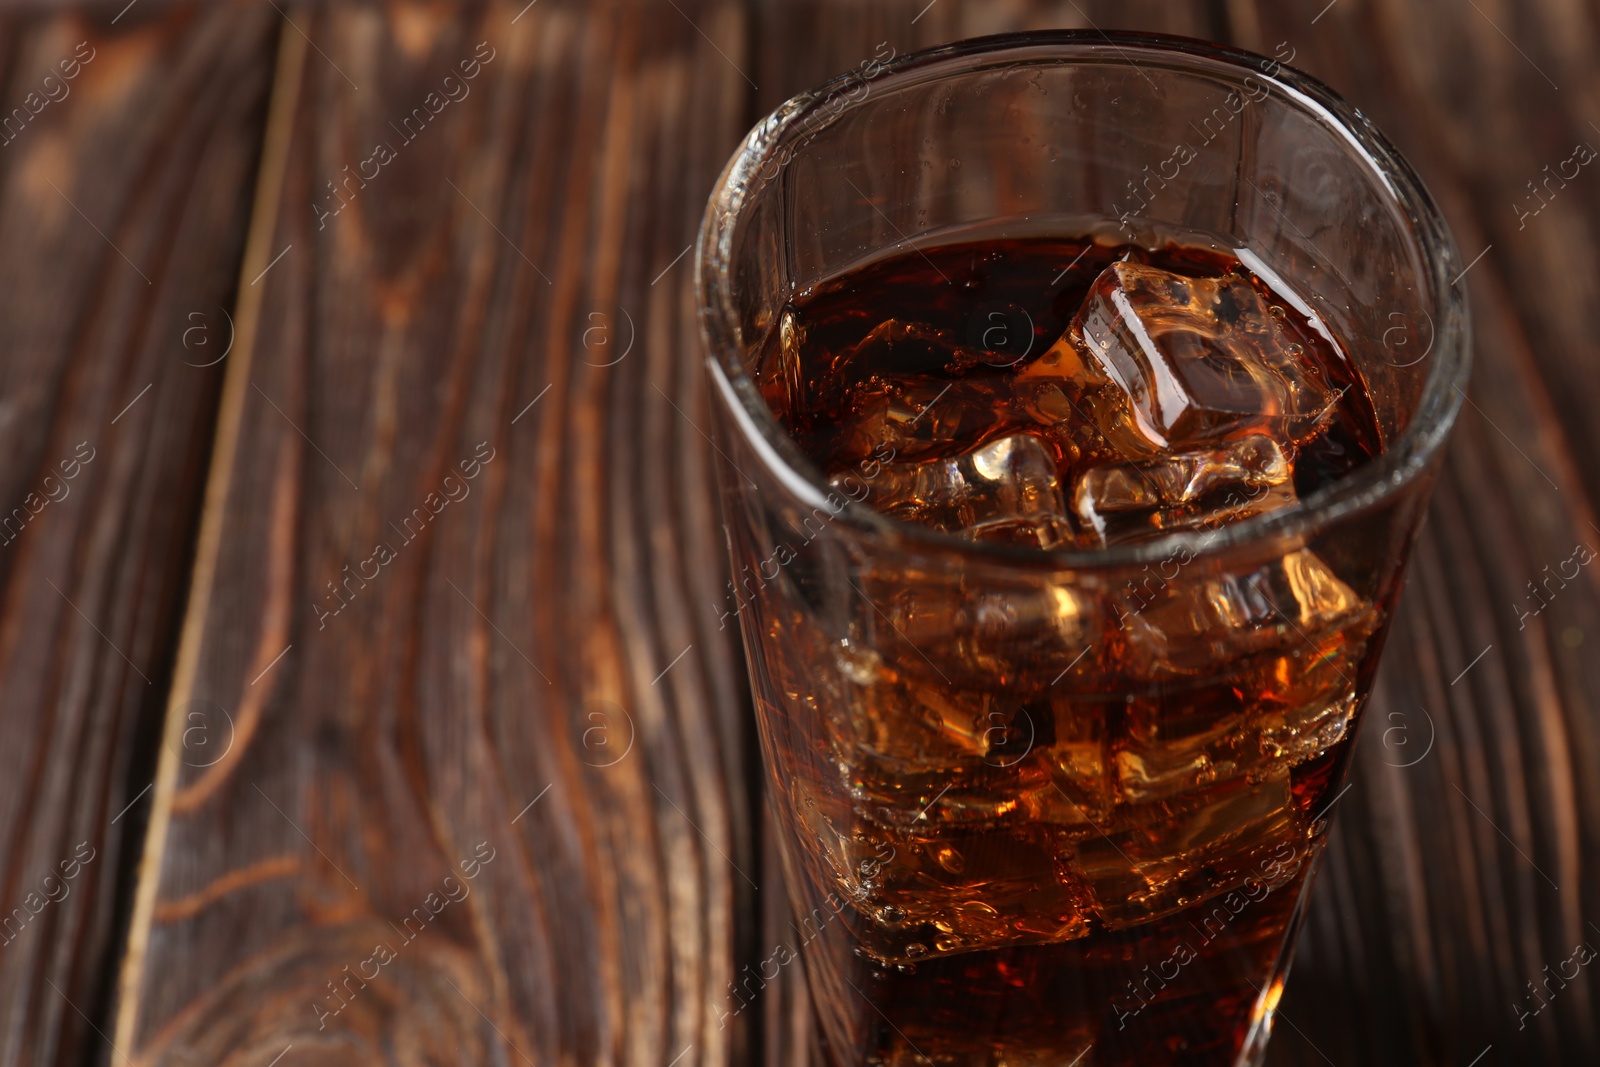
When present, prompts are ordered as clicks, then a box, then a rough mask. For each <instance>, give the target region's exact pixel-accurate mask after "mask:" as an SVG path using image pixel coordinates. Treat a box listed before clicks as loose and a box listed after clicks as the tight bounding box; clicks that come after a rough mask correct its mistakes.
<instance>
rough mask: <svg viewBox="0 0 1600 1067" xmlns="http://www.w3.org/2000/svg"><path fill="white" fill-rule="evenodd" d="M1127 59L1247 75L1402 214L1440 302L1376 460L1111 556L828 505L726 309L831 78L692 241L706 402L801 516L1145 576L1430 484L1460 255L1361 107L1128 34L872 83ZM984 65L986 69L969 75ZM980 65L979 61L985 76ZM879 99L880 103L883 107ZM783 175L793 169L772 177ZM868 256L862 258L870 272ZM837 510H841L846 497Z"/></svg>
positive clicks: (806, 98) (1456, 395) (1443, 411)
mask: <svg viewBox="0 0 1600 1067" xmlns="http://www.w3.org/2000/svg"><path fill="white" fill-rule="evenodd" d="M1130 53H1132V54H1136V55H1138V56H1140V57H1141V58H1146V59H1148V60H1149V61H1150V64H1151V66H1152V67H1153V68H1161V67H1167V68H1170V69H1177V70H1185V71H1189V72H1193V73H1212V74H1220V73H1224V72H1227V73H1233V74H1236V75H1237V76H1238V77H1239V79H1240V80H1241V81H1242V79H1243V77H1244V76H1251V77H1255V78H1257V79H1260V80H1261V81H1263V82H1266V83H1267V84H1269V85H1270V86H1271V87H1272V88H1273V89H1275V90H1280V91H1282V92H1283V93H1284V96H1285V98H1286V99H1288V100H1289V101H1290V102H1291V103H1292V104H1293V105H1294V106H1296V107H1297V108H1298V109H1299V110H1300V111H1301V112H1302V113H1305V114H1308V115H1310V116H1311V117H1312V118H1313V119H1315V120H1317V122H1318V125H1319V126H1321V127H1322V128H1323V129H1325V130H1326V131H1327V132H1328V133H1329V135H1330V136H1332V137H1335V138H1336V139H1340V140H1342V141H1344V142H1345V143H1346V144H1347V145H1348V146H1350V147H1352V148H1354V149H1355V150H1356V154H1357V155H1358V157H1359V158H1360V160H1361V161H1362V162H1363V163H1364V164H1366V166H1367V167H1368V169H1369V170H1370V172H1371V174H1372V176H1373V177H1374V178H1376V179H1377V181H1378V182H1379V184H1381V185H1382V186H1383V187H1384V189H1385V190H1386V191H1387V193H1388V195H1389V197H1390V198H1391V199H1392V201H1393V202H1394V203H1395V204H1396V205H1397V206H1398V207H1399V209H1400V212H1401V214H1402V216H1403V217H1404V219H1405V223H1406V232H1407V233H1408V235H1409V236H1410V237H1411V238H1412V239H1413V240H1414V241H1415V242H1416V244H1417V246H1418V248H1419V250H1420V253H1421V258H1422V261H1423V268H1424V271H1425V275H1426V278H1427V281H1428V282H1429V286H1430V291H1429V294H1428V295H1429V296H1431V298H1432V301H1433V307H1432V312H1431V314H1432V316H1433V322H1432V325H1433V336H1432V341H1431V343H1430V348H1429V349H1428V351H1427V352H1425V353H1424V357H1426V355H1427V354H1428V353H1429V352H1431V353H1432V356H1433V363H1432V366H1431V367H1430V369H1429V372H1428V377H1427V379H1426V381H1425V382H1424V384H1423V388H1422V392H1421V395H1420V396H1419V398H1418V400H1417V404H1416V407H1415V409H1414V411H1413V412H1412V415H1411V419H1410V422H1409V423H1408V424H1407V425H1406V428H1405V429H1404V430H1403V431H1402V432H1401V433H1400V434H1399V435H1398V436H1397V437H1396V438H1395V439H1394V440H1393V441H1392V442H1390V443H1389V445H1388V447H1386V448H1385V449H1384V450H1383V451H1382V452H1381V453H1379V454H1378V455H1377V456H1376V457H1374V458H1373V459H1372V460H1371V461H1369V462H1367V463H1365V464H1363V465H1362V466H1360V467H1358V468H1356V469H1355V470H1353V471H1351V472H1350V473H1348V474H1347V475H1344V476H1343V477H1340V478H1339V479H1337V480H1335V481H1333V482H1331V483H1329V484H1328V485H1325V486H1322V487H1321V488H1319V489H1318V490H1317V491H1316V492H1314V493H1312V494H1310V495H1309V496H1307V497H1305V498H1302V499H1299V500H1297V501H1296V502H1295V503H1294V504H1292V505H1290V506H1288V507H1286V508H1282V509H1279V510H1277V511H1272V512H1268V513H1266V514H1262V515H1256V516H1253V517H1250V518H1247V519H1243V520H1240V521H1238V522H1232V523H1227V524H1224V525H1222V526H1219V527H1215V528H1213V529H1210V530H1177V531H1173V532H1170V533H1166V534H1162V535H1160V536H1158V537H1154V538H1151V539H1149V540H1145V541H1139V542H1135V543H1131V544H1123V545H1113V546H1109V547H1104V548H1077V547H1071V548H1054V549H1042V548H1032V547H1027V546H1020V545H1011V544H1005V543H1001V542H992V541H974V540H970V539H968V538H965V537H962V536H960V535H959V534H956V533H949V532H946V531H943V530H937V529H934V528H932V527H929V526H923V525H921V524H918V523H914V522H909V521H906V520H901V519H895V518H892V517H890V516H888V515H885V514H883V513H882V512H879V511H876V510H874V509H873V508H871V507H870V506H868V505H867V504H866V503H864V502H861V501H858V500H855V499H853V498H851V497H849V496H848V495H844V494H839V493H837V492H835V491H834V490H833V489H832V488H831V487H830V486H829V484H828V482H827V479H826V478H825V477H824V475H823V472H822V470H821V468H820V467H819V466H818V465H817V463H816V462H815V461H814V460H812V459H811V457H809V456H807V455H806V454H805V453H804V452H803V451H802V450H801V449H800V447H799V445H798V444H797V443H796V442H795V441H794V439H793V438H792V437H791V436H790V435H789V433H788V431H787V430H785V429H784V428H783V426H782V425H781V424H780V423H779V422H778V420H777V418H776V417H775V416H774V415H773V413H772V410H771V409H770V408H769V407H768V406H767V403H766V401H765V399H763V397H762V396H761V394H760V391H759V390H758V389H757V388H756V384H755V381H754V380H753V378H752V377H751V375H750V373H749V371H748V370H747V369H746V367H745V363H744V340H743V337H742V330H741V327H740V315H739V312H738V309H737V307H736V306H735V303H734V299H733V284H732V267H733V263H732V249H733V238H734V236H735V233H736V232H737V230H738V227H739V224H740V220H741V218H742V215H743V210H744V209H745V208H746V206H747V205H748V204H749V203H750V201H751V199H752V198H753V197H754V196H755V195H757V194H758V193H760V192H761V190H762V189H763V188H764V187H765V184H766V183H765V182H762V181H760V180H759V178H760V175H761V172H762V171H763V170H765V169H766V168H767V167H768V165H769V164H771V163H772V161H773V160H774V159H777V158H779V157H780V155H781V153H782V152H783V151H785V150H786V149H789V148H791V147H792V145H791V143H790V142H791V141H792V140H793V139H794V138H795V136H796V135H797V134H810V135H813V136H814V135H815V133H816V132H817V131H820V130H821V129H823V128H826V127H827V126H828V125H831V124H832V123H833V122H836V121H838V119H839V118H840V117H841V116H843V115H845V114H848V113H850V112H851V111H853V110H854V109H855V108H856V107H857V106H859V105H860V104H861V103H863V102H864V101H865V100H866V99H870V97H871V95H873V94H871V93H869V94H867V95H866V96H864V97H863V98H862V99H861V100H852V101H850V102H849V103H848V105H847V106H844V107H839V108H837V109H836V110H835V111H834V113H833V114H832V115H828V116H821V117H820V120H819V111H820V110H821V109H822V108H824V107H825V106H829V105H830V102H831V101H834V100H835V99H836V98H837V97H838V96H839V95H840V94H841V93H843V92H845V91H846V90H849V89H851V88H853V87H855V86H856V85H858V84H860V83H862V82H863V80H864V79H863V75H862V74H861V73H860V72H859V71H851V72H847V73H845V74H841V75H838V76H836V77H834V78H831V79H829V80H828V81H826V82H824V83H822V84H821V85H818V86H817V87H815V88H813V89H810V90H807V91H805V92H802V93H799V94H798V95H796V96H793V97H791V98H790V99H789V100H787V101H785V102H784V103H783V104H781V105H779V106H778V108H776V109H775V110H774V111H773V112H772V113H771V114H769V115H767V116H766V117H765V118H764V119H762V120H761V121H760V122H758V123H757V124H756V125H755V127H753V128H752V129H751V131H750V133H749V134H748V135H747V136H746V138H745V140H744V142H743V144H742V145H741V146H740V148H739V149H738V150H737V151H736V152H735V153H734V155H733V157H732V158H731V159H730V160H729V161H728V164H727V166H726V168H725V169H724V170H723V172H722V175H721V177H720V178H719V179H718V181H717V184H716V186H715V188H714V189H713V191H712V195H711V198H710V201H709V202H708V204H707V206H706V213H705V216H704V220H703V222H702V224H701V227H700V233H699V236H698V238H697V240H696V249H695V298H696V304H697V308H698V312H699V318H700V327H701V339H702V342H703V343H704V345H705V346H706V348H707V349H708V352H707V354H706V363H707V367H708V370H709V371H710V375H711V379H712V382H713V387H714V388H715V389H716V390H717V391H718V392H720V393H721V395H722V400H723V402H724V403H726V405H727V406H728V408H729V410H730V411H731V413H732V414H733V417H734V421H735V422H736V423H737V425H738V427H739V432H740V433H741V434H742V435H743V436H744V437H745V438H746V439H747V440H748V441H749V442H750V444H751V445H752V446H753V448H754V450H755V452H756V453H757V454H758V455H759V457H760V459H761V462H762V463H763V464H765V465H766V467H767V469H768V471H769V473H770V474H771V475H772V476H773V477H774V478H775V479H776V480H777V481H779V482H780V483H781V484H783V485H784V486H785V487H786V488H787V489H788V490H789V491H791V492H793V493H794V494H795V495H796V496H797V497H798V498H799V499H800V500H801V501H802V502H803V503H804V504H805V505H806V506H808V507H812V508H823V509H825V510H827V511H828V512H829V513H830V514H831V516H832V520H831V521H835V522H838V521H843V522H845V523H846V524H847V525H849V526H851V527H854V528H855V529H857V530H859V531H861V532H862V533H865V534H871V535H873V536H875V537H878V538H881V539H884V540H886V541H888V542H889V543H892V544H896V545H899V546H903V547H907V548H923V549H926V550H929V551H932V552H942V553H947V554H948V553H954V554H957V555H960V556H963V557H968V558H972V559H981V560H986V561H989V562H994V563H1002V564H1005V565H1008V566H1016V565H1019V564H1022V565H1028V564H1031V565H1033V566H1042V567H1049V568H1052V569H1054V568H1063V567H1066V568H1073V569H1087V568H1103V567H1112V566H1119V565H1126V564H1137V563H1148V562H1153V561H1158V560H1164V559H1169V558H1172V557H1173V556H1174V555H1176V554H1177V553H1180V552H1188V553H1190V554H1191V555H1193V556H1195V557H1199V556H1201V555H1213V554H1217V553H1220V552H1223V551H1226V550H1227V549H1230V548H1235V547H1238V546H1240V545H1244V544H1250V543H1256V542H1271V541H1276V540H1280V539H1291V538H1304V537H1306V536H1308V535H1309V534H1311V533H1313V532H1314V531H1316V530H1317V529H1319V528H1321V527H1324V526H1327V525H1331V524H1332V523H1334V522H1336V521H1338V520H1339V519H1342V518H1344V517H1347V516H1350V515H1354V514H1356V513H1358V512H1362V511H1365V510H1368V509H1370V508H1372V507H1375V506H1377V505H1378V504H1380V503H1382V502H1384V501H1387V500H1389V499H1390V498H1391V497H1394V496H1395V495H1397V494H1399V493H1401V492H1402V491H1404V489H1405V488H1406V487H1407V486H1408V485H1409V484H1410V483H1412V482H1414V481H1415V480H1416V478H1417V477H1419V476H1420V475H1421V474H1422V473H1423V471H1424V470H1426V469H1427V467H1428V465H1429V464H1430V462H1431V461H1432V460H1433V459H1434V457H1435V456H1436V455H1437V454H1438V452H1439V450H1440V448H1441V447H1442V446H1443V443H1444V441H1445V439H1446V438H1447V437H1448V435H1449V432H1450V428H1451V426H1452V425H1453V424H1454V422H1455V419H1456V416H1457V414H1458V413H1459V412H1460V410H1461V406H1462V402H1463V401H1464V399H1465V390H1464V388H1463V387H1464V386H1465V384H1466V381H1467V377H1468V374H1469V372H1470V369H1471V328H1470V318H1469V313H1468V307H1469V304H1468V298H1467V293H1466V290H1465V288H1464V287H1458V285H1457V283H1458V282H1460V280H1461V274H1462V273H1464V272H1462V271H1461V270H1460V255H1459V253H1458V251H1457V250H1456V246H1455V241H1454V239H1453V238H1452V236H1451V234H1450V231H1449V228H1448V226H1447V225H1446V224H1445V221H1444V218H1443V215H1442V213H1441V212H1440V211H1439V208H1438V205H1437V204H1436V203H1435V202H1434V200H1433V197H1432V196H1431V195H1430V194H1429V193H1428V191H1427V189H1426V187H1425V186H1424V185H1423V183H1422V180H1421V178H1419V177H1418V176H1417V174H1416V172H1415V171H1414V170H1413V169H1412V167H1411V165H1410V164H1409V163H1408V162H1407V161H1406V160H1405V159H1404V157H1402V156H1401V155H1400V153H1399V152H1398V151H1397V150H1396V149H1395V148H1394V146H1393V145H1392V144H1390V142H1389V140H1388V138H1386V137H1385V136H1384V135H1383V134H1382V133H1380V132H1379V131H1378V130H1377V128H1376V127H1375V126H1373V124H1372V123H1371V122H1370V121H1369V120H1368V119H1367V117H1366V116H1365V115H1363V114H1362V113H1361V112H1360V111H1359V110H1358V109H1357V108H1355V107H1354V106H1352V105H1351V104H1349V103H1348V102H1347V101H1345V100H1344V98H1343V97H1341V96H1340V95H1339V94H1338V93H1336V92H1335V91H1334V90H1332V89H1331V88H1329V87H1328V86H1326V85H1324V84H1323V83H1322V82H1321V81H1318V80H1317V79H1316V78H1313V77H1311V76H1310V75H1308V74H1305V73H1302V72H1301V71H1298V70H1295V69H1293V68H1292V67H1289V66H1287V65H1285V64H1283V63H1281V62H1280V61H1278V60H1275V59H1272V58H1270V57H1267V56H1262V55H1259V54H1257V53H1254V52H1250V51H1247V50H1245V49H1239V48H1232V47H1229V46H1224V45H1218V44H1214V43H1212V42H1209V41H1201V40H1196V39H1193V38H1188V37H1179V36H1175V35H1169V34H1153V33H1135V32H1130V31H1117V30H1112V31H1104V32H1102V31H1098V30H1042V31H1029V32H1025V33H1009V34H997V35H993V36H987V37H975V38H970V39H967V40H963V41H956V42H953V43H951V44H945V45H940V46H937V47H934V48H929V49H925V50H922V51H919V52H913V53H908V54H906V55H904V56H898V57H895V58H893V59H890V60H889V61H887V62H885V63H883V64H881V66H880V68H879V72H878V73H876V74H873V75H871V76H870V79H871V81H872V82H874V83H877V84H879V85H880V86H882V89H895V88H904V87H907V86H910V85H916V84H921V83H923V82H926V81H931V80H936V79H938V78H939V77H940V76H941V75H944V74H947V73H950V74H954V73H973V72H975V71H978V70H982V69H988V68H992V67H999V66H1010V65H1025V64H1028V63H1030V62H1031V63H1034V64H1036V65H1057V64H1065V63H1072V62H1083V61H1093V62H1123V63H1129V64H1132V65H1134V66H1135V67H1138V66H1140V64H1138V63H1135V62H1134V60H1133V58H1131V57H1130ZM973 60H978V61H980V62H979V63H976V64H975V63H972V62H971V61H973ZM986 60H987V61H989V62H983V61H986ZM882 89H880V90H879V91H880V92H881V91H882ZM784 166H787V161H786V160H785V161H782V162H780V163H779V167H780V168H782V167H784ZM870 258H871V257H870V256H869V257H868V259H869V260H870ZM841 496H843V500H842V502H840V500H839V498H840V497H841Z"/></svg>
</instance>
